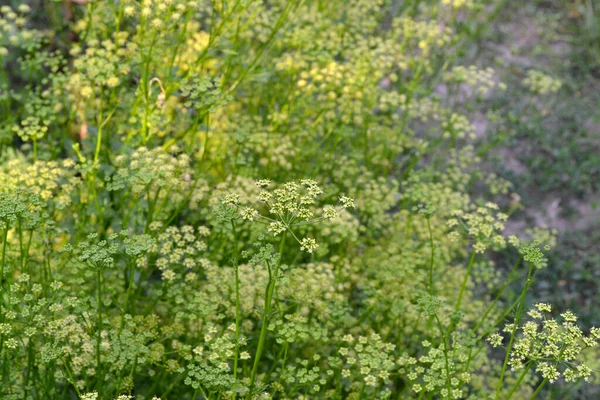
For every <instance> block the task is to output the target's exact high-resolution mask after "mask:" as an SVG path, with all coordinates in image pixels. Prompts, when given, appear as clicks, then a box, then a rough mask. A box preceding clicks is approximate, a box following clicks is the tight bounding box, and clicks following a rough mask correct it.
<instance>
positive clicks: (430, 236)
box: [426, 216, 435, 296]
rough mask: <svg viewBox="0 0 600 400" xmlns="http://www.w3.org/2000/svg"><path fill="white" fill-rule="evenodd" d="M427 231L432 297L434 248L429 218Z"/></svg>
mask: <svg viewBox="0 0 600 400" xmlns="http://www.w3.org/2000/svg"><path fill="white" fill-rule="evenodd" d="M426 219H427V230H428V231H429V246H430V247H431V258H430V260H429V294H430V295H431V296H433V257H434V253H435V246H434V244H433V234H432V233H431V221H430V220H431V218H430V217H429V216H428V217H427V218H426Z"/></svg>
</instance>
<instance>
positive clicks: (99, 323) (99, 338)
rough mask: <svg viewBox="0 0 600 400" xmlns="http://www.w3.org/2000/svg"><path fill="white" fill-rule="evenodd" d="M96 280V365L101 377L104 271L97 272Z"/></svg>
mask: <svg viewBox="0 0 600 400" xmlns="http://www.w3.org/2000/svg"><path fill="white" fill-rule="evenodd" d="M96 280H97V281H98V288H97V290H96V312H97V313H98V316H97V326H96V363H97V369H98V370H97V371H96V373H97V374H98V376H101V375H100V369H101V364H100V361H101V360H100V343H101V341H102V271H101V270H100V269H98V270H97V271H96Z"/></svg>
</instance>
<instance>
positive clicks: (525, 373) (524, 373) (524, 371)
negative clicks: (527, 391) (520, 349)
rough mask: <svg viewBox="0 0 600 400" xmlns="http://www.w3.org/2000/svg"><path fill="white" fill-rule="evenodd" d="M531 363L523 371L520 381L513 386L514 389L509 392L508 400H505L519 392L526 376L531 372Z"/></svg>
mask: <svg viewBox="0 0 600 400" xmlns="http://www.w3.org/2000/svg"><path fill="white" fill-rule="evenodd" d="M531 365H532V364H531V361H530V362H529V363H528V364H527V367H525V368H524V369H523V372H521V375H519V379H517V382H516V383H515V384H514V385H513V387H512V389H510V392H508V394H507V395H506V398H505V399H504V400H509V399H510V398H511V397H512V395H513V394H514V393H515V392H516V391H517V389H518V388H519V386H520V385H521V382H523V379H524V378H525V375H527V372H529V370H530V369H531Z"/></svg>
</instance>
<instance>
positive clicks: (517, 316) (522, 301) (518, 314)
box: [495, 264, 533, 400]
mask: <svg viewBox="0 0 600 400" xmlns="http://www.w3.org/2000/svg"><path fill="white" fill-rule="evenodd" d="M532 272H533V264H531V265H530V266H529V272H528V273H527V281H526V283H525V288H524V289H523V292H522V293H521V296H520V298H519V301H520V302H519V307H518V309H517V312H516V314H515V318H514V320H513V328H512V332H511V334H510V340H509V342H508V347H507V348H506V355H505V356H504V363H503V365H502V371H501V372H500V379H499V380H498V385H497V386H496V396H495V400H498V399H499V398H500V389H501V388H502V383H503V382H504V374H505V373H506V367H507V365H508V359H509V357H510V351H511V350H512V345H513V342H514V340H515V333H516V331H517V326H518V325H519V321H520V320H521V313H522V311H523V307H524V305H525V296H526V295H527V291H528V290H529V286H530V285H531V274H532Z"/></svg>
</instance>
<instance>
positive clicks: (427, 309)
mask: <svg viewBox="0 0 600 400" xmlns="http://www.w3.org/2000/svg"><path fill="white" fill-rule="evenodd" d="M505 3H506V2H504V1H501V0H496V1H489V2H484V1H478V0H441V1H433V0H411V1H384V0H350V1H326V0H273V1H260V0H222V1H206V0H141V1H140V0H135V1H134V0H110V1H85V0H63V1H43V2H42V1H39V2H25V1H13V2H12V4H11V5H10V6H1V7H0V64H1V65H0V114H1V121H2V122H1V124H0V381H1V383H2V384H1V385H0V398H2V399H8V400H10V399H15V400H16V399H36V400H37V399H77V398H79V399H86V400H95V399H99V400H104V399H110V400H112V399H120V400H125V399H130V398H135V399H159V398H161V399H163V400H167V399H267V398H274V399H300V398H304V399H321V398H322V399H346V398H349V399H378V398H382V399H387V398H390V399H391V398H393V399H495V400H500V399H503V400H508V399H511V398H512V399H515V400H516V399H534V398H551V397H552V396H556V397H554V398H571V397H569V396H575V395H573V393H575V391H574V390H573V389H576V390H578V389H579V388H581V387H582V386H583V385H586V384H587V383H586V382H587V381H593V380H594V379H595V377H594V371H595V369H597V368H598V365H599V364H600V363H599V362H598V349H597V347H598V342H599V341H600V329H598V328H594V327H589V326H587V323H586V324H584V325H582V327H580V326H579V325H578V323H579V322H578V320H577V317H576V316H575V314H574V313H573V312H572V311H570V310H568V309H566V308H562V307H560V306H559V307H553V305H551V304H549V303H546V302H537V301H536V300H535V299H536V293H532V292H533V291H534V290H533V289H534V288H536V287H537V286H536V285H537V283H536V282H537V281H536V278H537V277H538V275H539V274H542V273H543V270H544V269H545V268H546V267H547V266H548V265H549V264H552V260H550V259H549V257H548V251H550V250H551V249H552V248H553V247H555V246H556V243H557V240H556V231H554V230H552V229H548V228H545V227H542V226H533V225H532V226H530V227H529V228H527V229H523V230H522V231H518V232H508V229H505V226H506V225H507V224H508V222H509V221H510V218H511V216H513V215H515V214H517V215H518V214H519V213H523V207H524V205H525V206H526V207H530V206H531V205H530V204H528V203H527V200H525V201H524V202H522V201H521V197H524V196H526V193H520V196H521V197H520V196H519V194H518V193H516V192H515V188H520V187H522V186H521V184H522V182H511V180H510V177H511V176H510V174H505V173H503V172H502V171H501V170H494V169H493V168H490V164H493V163H490V161H491V160H493V157H492V156H491V155H493V154H494V152H496V151H498V150H497V149H499V148H500V147H501V146H505V145H506V144H507V143H510V142H511V141H513V140H514V139H515V137H517V136H519V135H524V136H526V137H528V138H529V139H531V138H533V139H535V140H537V139H538V138H539V135H538V134H537V133H539V132H538V131H537V130H536V129H539V127H541V126H544V124H551V123H552V122H551V121H552V120H550V122H548V120H546V117H552V115H551V112H550V111H548V110H551V109H552V106H553V105H554V102H553V101H552V99H553V98H552V97H551V96H553V95H556V94H557V93H559V92H560V90H561V89H562V88H563V87H564V82H563V81H562V80H561V79H558V78H556V77H554V76H553V75H551V74H549V73H547V72H544V71H542V70H538V69H535V68H529V69H527V70H526V71H523V74H522V77H521V79H519V80H518V81H516V82H508V83H507V82H503V80H502V77H501V76H500V74H498V73H497V72H496V70H495V69H493V67H495V66H494V65H481V62H474V61H473V57H472V54H473V51H474V50H473V49H474V48H477V47H478V46H480V44H481V43H480V42H481V41H482V40H486V39H487V37H486V36H485V35H484V32H486V31H487V30H488V26H489V24H490V23H491V21H493V20H494V19H495V18H497V16H498V15H499V13H501V12H502V11H503V10H504V7H505V6H506V4H505ZM589 40H590V41H591V42H593V41H594V40H593V39H589ZM586 46H587V48H589V57H593V55H594V54H596V53H595V51H594V49H595V47H594V46H593V45H592V44H588V45H586ZM481 60H485V58H484V57H482V58H481ZM481 60H480V61H481ZM507 93H508V94H507ZM507 97H511V98H510V99H507ZM512 97H514V98H512ZM515 99H525V100H523V101H522V102H520V103H519V102H518V101H517V100H515ZM515 104H518V105H519V107H518V110H517V111H515V110H514V109H513V108H514V107H515ZM482 110H484V111H485V112H482ZM533 139H532V140H533ZM540 140H541V139H540ZM567 158H568V157H567ZM560 159H561V160H562V158H560ZM585 160H586V162H589V165H595V164H594V162H595V159H594V157H593V154H589V155H588V156H586V158H585ZM598 171H600V168H599V169H598ZM594 173H595V172H594ZM590 176H591V177H592V178H589V177H590ZM593 176H594V175H592V174H590V175H584V176H583V177H580V178H581V179H580V180H579V181H578V182H579V183H576V182H575V183H573V185H575V186H577V187H578V188H580V189H581V190H589V191H593V190H595V189H596V186H594V185H596V184H597V182H595V181H594V178H593ZM507 178H508V179H507ZM588 178H589V179H588ZM548 184H549V185H550V186H552V185H556V183H554V181H553V180H552V179H550V178H549V179H548ZM559 185H560V184H559ZM564 279H566V280H568V279H569V276H568V275H567V276H566V277H564ZM573 398H574V397H573Z"/></svg>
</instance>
